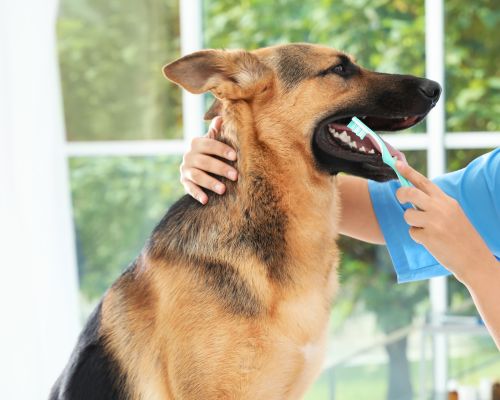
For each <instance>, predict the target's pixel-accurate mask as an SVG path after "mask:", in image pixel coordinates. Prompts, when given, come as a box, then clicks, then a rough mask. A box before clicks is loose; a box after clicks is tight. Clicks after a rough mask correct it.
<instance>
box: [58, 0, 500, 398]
mask: <svg viewBox="0 0 500 400" xmlns="http://www.w3.org/2000/svg"><path fill="white" fill-rule="evenodd" d="M179 12H180V35H181V38H180V39H181V41H180V42H181V54H188V53H191V52H193V51H196V50H200V49H202V48H203V31H202V21H203V18H202V17H203V7H202V0H183V1H180V9H179ZM444 23H445V21H444V0H425V54H426V60H425V62H426V77H427V78H429V79H433V80H435V81H437V82H439V83H440V84H441V85H442V86H443V87H444V82H445V64H444V54H445V49H444ZM445 94H446V93H445V92H443V94H442V96H441V101H440V102H438V104H437V105H436V107H435V109H434V110H433V111H432V112H431V113H430V114H429V116H428V117H427V120H426V121H427V128H428V132H426V133H409V134H405V135H398V134H385V135H382V136H383V137H384V138H385V139H387V140H388V141H389V142H390V143H392V144H393V145H394V146H395V147H396V148H399V149H401V150H407V151H408V150H410V151H411V150H425V152H426V155H427V168H428V175H429V177H431V178H433V177H436V176H439V175H442V174H444V173H445V172H446V151H447V150H450V149H463V150H471V149H478V148H493V147H500V132H453V133H451V132H446V131H445V109H444V107H445ZM182 113H183V117H182V118H183V139H181V140H179V139H170V140H132V141H88V142H87V141H85V142H83V141H72V142H68V141H66V144H65V156H66V159H67V160H68V161H69V158H71V157H102V156H108V157H115V156H162V155H182V154H183V153H184V152H185V151H186V150H187V149H188V148H189V144H190V142H191V140H192V139H193V138H195V137H197V136H200V135H203V134H204V131H205V126H204V123H203V115H204V103H203V96H197V95H193V94H191V93H188V92H186V91H185V90H184V91H183V93H182ZM471 134H474V141H471V140H470V135H471ZM447 293H448V289H447V278H446V277H444V278H433V279H431V280H430V282H429V296H430V303H431V322H432V324H433V325H435V326H437V327H442V326H443V323H442V320H443V318H442V317H443V316H444V315H445V314H446V312H447V310H448V303H447ZM433 354H434V362H433V376H434V391H435V393H445V392H446V384H447V381H448V344H447V336H446V333H436V334H435V335H434V336H433Z"/></svg>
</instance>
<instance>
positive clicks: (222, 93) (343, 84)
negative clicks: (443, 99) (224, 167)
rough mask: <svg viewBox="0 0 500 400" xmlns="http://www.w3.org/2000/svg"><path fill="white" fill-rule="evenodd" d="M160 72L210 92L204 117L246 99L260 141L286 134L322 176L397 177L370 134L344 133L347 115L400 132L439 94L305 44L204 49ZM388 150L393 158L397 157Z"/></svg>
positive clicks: (425, 84) (431, 85) (423, 82)
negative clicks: (211, 98)
mask: <svg viewBox="0 0 500 400" xmlns="http://www.w3.org/2000/svg"><path fill="white" fill-rule="evenodd" d="M163 71H164V74H165V76H166V77H167V78H168V79H170V80H172V81H174V82H175V83H177V84H179V85H181V86H182V87H184V88H185V89H187V90H188V91H190V92H192V93H203V92H207V91H211V92H212V93H213V94H214V96H215V97H216V98H217V100H216V102H215V103H214V105H213V106H212V108H211V109H210V110H209V112H208V115H207V116H208V117H209V118H212V117H214V116H215V115H217V114H218V113H219V112H220V110H221V108H222V107H224V104H229V103H235V102H241V101H243V102H246V103H247V104H250V105H251V108H252V113H253V118H254V121H255V123H256V126H259V125H262V124H264V125H265V123H266V121H267V127H268V128H267V129H266V127H265V126H264V128H263V130H267V131H266V132H261V135H262V136H263V137H264V140H265V138H266V137H267V138H268V139H270V140H271V141H274V142H276V139H279V138H276V137H275V138H272V136H273V135H276V133H275V132H273V131H279V132H280V135H283V132H286V139H285V138H283V140H287V141H290V142H293V143H294V144H301V145H302V146H303V147H305V148H306V152H305V153H306V154H308V155H309V156H310V157H311V159H314V160H315V165H316V166H317V167H318V169H319V170H320V171H324V172H327V173H330V174H336V173H338V172H347V173H351V174H354V175H358V176H362V177H365V178H370V179H375V180H378V181H384V180H388V179H392V178H395V174H394V172H393V171H392V169H391V168H389V167H388V166H386V165H385V164H384V163H383V162H382V158H381V155H380V153H379V152H378V151H377V148H376V146H374V144H373V143H372V142H371V141H370V140H369V138H368V137H367V138H365V139H364V140H361V139H359V138H358V137H357V136H356V135H355V134H354V133H353V132H352V131H350V129H348V128H347V124H348V123H349V121H350V120H351V118H352V117H353V116H358V117H360V118H362V119H363V121H364V122H365V123H366V124H367V125H368V126H369V127H370V128H372V129H373V130H375V131H397V130H402V129H406V128H409V127H411V126H414V125H416V124H417V123H419V122H420V121H422V119H423V118H424V117H425V116H426V115H427V113H428V112H429V111H430V110H431V109H432V107H434V105H435V104H436V102H437V101H438V99H439V96H440V94H441V87H440V86H439V84H437V83H436V82H433V81H430V80H428V79H422V78H417V77H414V76H409V75H395V74H382V73H377V72H373V71H369V70H366V69H364V68H362V67H360V66H358V65H357V64H356V62H355V61H354V60H353V58H352V57H350V56H348V55H346V54H344V53H342V52H339V51H337V50H334V49H331V48H328V47H324V46H318V45H311V44H290V45H282V46H274V47H268V48H263V49H258V50H255V51H252V52H246V51H239V50H238V51H224V50H203V51H199V52H196V53H193V54H190V55H187V56H185V57H183V58H181V59H179V60H176V61H174V62H173V63H171V64H168V65H166V66H165V67H164V69H163ZM272 126H275V127H277V126H279V127H280V128H281V129H272ZM291 147H292V146H287V148H291ZM388 147H389V149H390V151H391V152H392V153H393V155H394V156H396V157H398V158H402V157H403V156H402V154H401V153H399V152H398V151H397V150H395V149H392V148H391V147H390V146H388Z"/></svg>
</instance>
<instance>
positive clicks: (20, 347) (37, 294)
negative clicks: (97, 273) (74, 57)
mask: <svg viewBox="0 0 500 400" xmlns="http://www.w3.org/2000/svg"><path fill="white" fill-rule="evenodd" d="M56 12H57V0H43V1H40V0H0V398H1V399H5V400H37V399H46V398H47V397H48V392H49V389H50V386H51V385H52V383H53V382H54V380H55V379H56V377H57V375H58V374H59V373H60V372H61V369H62V368H63V366H64V364H65V362H66V361H67V358H68V356H69V353H70V351H71V349H72V347H73V345H74V343H75V340H76V336H77V334H78V330H79V318H78V306H77V304H78V303H77V300H78V299H77V294H78V290H77V274H76V260H75V251H74V238H73V236H74V235H73V227H72V222H71V207H70V197H69V196H70V193H69V188H68V174H67V164H66V160H65V156H64V125H63V113H62V102H61V91H60V83H59V74H58V64H57V55H56V48H55V44H56V43H55V20H56Z"/></svg>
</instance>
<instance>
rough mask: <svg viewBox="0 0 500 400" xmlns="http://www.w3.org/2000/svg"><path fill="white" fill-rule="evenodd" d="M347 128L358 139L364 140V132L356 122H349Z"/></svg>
mask: <svg viewBox="0 0 500 400" xmlns="http://www.w3.org/2000/svg"><path fill="white" fill-rule="evenodd" d="M347 127H348V128H349V129H350V130H351V131H353V132H354V133H355V134H356V135H357V136H358V137H359V138H361V139H364V138H365V136H366V132H365V131H364V130H363V127H361V126H359V125H358V123H357V121H356V120H354V119H353V120H352V121H351V122H349V124H348V125H347Z"/></svg>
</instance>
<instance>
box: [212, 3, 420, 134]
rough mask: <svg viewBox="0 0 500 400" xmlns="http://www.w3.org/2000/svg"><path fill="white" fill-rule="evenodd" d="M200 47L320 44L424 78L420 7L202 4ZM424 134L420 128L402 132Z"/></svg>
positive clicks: (375, 65) (373, 64) (368, 64)
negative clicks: (203, 36)
mask: <svg viewBox="0 0 500 400" xmlns="http://www.w3.org/2000/svg"><path fill="white" fill-rule="evenodd" d="M203 4H204V35H205V45H206V47H211V48H244V49H248V50H251V49H255V48H259V47H265V46H270V45H274V44H279V43H289V42H309V43H317V44H323V45H327V46H331V47H334V48H337V49H339V50H343V51H346V52H347V53H350V54H352V55H354V56H355V57H356V59H357V61H358V63H359V64H361V65H362V66H364V67H367V68H370V69H375V70H379V71H383V72H390V73H404V74H413V75H417V76H423V75H424V74H425V58H424V42H425V40H424V38H425V37H424V2H423V1H422V0H420V1H412V2H409V1H407V2H405V1H390V2H388V1H377V2H374V1H371V0H357V1H334V0H327V1H317V2H304V1H301V0H289V1H279V2H267V1H260V0H249V1H245V2H239V3H237V4H236V3H235V2H233V1H230V0H210V1H204V2H203ZM411 131H413V132H423V131H425V123H423V124H420V125H418V126H416V127H414V128H412V129H411V130H408V131H406V132H411Z"/></svg>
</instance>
